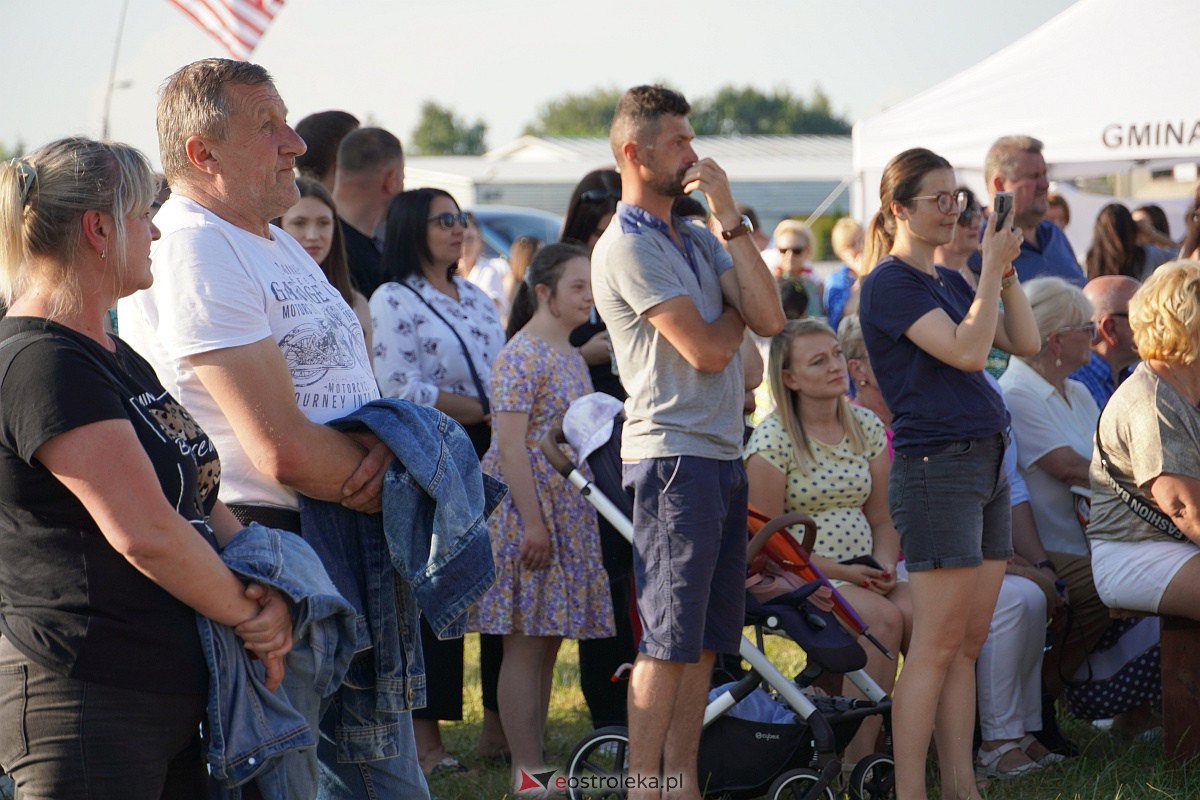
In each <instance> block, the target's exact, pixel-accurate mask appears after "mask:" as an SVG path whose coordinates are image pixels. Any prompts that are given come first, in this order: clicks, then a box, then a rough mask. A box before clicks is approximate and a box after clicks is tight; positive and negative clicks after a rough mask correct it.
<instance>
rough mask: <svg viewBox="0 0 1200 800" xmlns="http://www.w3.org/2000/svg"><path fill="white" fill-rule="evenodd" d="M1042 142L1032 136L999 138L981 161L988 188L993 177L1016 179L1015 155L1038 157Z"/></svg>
mask: <svg viewBox="0 0 1200 800" xmlns="http://www.w3.org/2000/svg"><path fill="white" fill-rule="evenodd" d="M1041 152H1042V140H1041V139H1035V138H1033V137H1032V136H1001V137H1000V138H999V139H997V140H996V141H995V142H993V143H992V146H991V147H989V148H988V151H987V157H986V158H984V160H983V179H984V180H985V181H987V184H988V187H989V188H990V187H991V185H992V178H993V176H995V175H1003V176H1004V177H1006V178H1009V179H1012V178H1015V177H1016V172H1017V155H1018V154H1020V153H1033V154H1035V155H1040V154H1041Z"/></svg>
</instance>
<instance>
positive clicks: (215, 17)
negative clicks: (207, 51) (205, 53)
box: [169, 0, 284, 61]
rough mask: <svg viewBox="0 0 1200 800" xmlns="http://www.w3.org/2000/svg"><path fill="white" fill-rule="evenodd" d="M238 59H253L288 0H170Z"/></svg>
mask: <svg viewBox="0 0 1200 800" xmlns="http://www.w3.org/2000/svg"><path fill="white" fill-rule="evenodd" d="M169 2H170V3H171V4H172V5H174V6H176V7H177V8H178V9H179V10H180V11H182V12H183V13H185V14H187V15H188V16H189V17H191V18H192V19H193V20H195V21H196V24H197V25H199V26H200V27H201V28H203V29H204V30H206V31H208V33H209V34H211V35H212V36H213V37H215V38H216V39H217V40H218V41H220V42H221V44H223V45H225V49H226V50H228V51H229V54H230V55H232V56H233V57H234V58H236V59H237V60H238V61H249V60H250V54H251V53H253V52H254V48H255V47H258V40H259V39H261V38H262V37H263V34H264V33H265V32H266V30H267V26H268V25H270V24H271V20H272V19H274V17H275V15H276V14H278V13H279V9H281V8H282V7H283V2H284V0H169Z"/></svg>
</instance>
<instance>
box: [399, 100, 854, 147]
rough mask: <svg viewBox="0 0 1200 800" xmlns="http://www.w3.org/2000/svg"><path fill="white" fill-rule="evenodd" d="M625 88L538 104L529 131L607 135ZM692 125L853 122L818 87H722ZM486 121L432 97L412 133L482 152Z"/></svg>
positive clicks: (721, 128) (845, 127)
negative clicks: (808, 91)
mask: <svg viewBox="0 0 1200 800" xmlns="http://www.w3.org/2000/svg"><path fill="white" fill-rule="evenodd" d="M622 93H623V90H621V89H617V88H615V87H608V88H604V87H599V88H596V89H592V90H591V91H589V92H584V93H581V94H566V95H563V96H562V97H559V98H556V99H554V100H551V101H549V102H547V103H546V104H545V105H543V106H542V107H541V108H539V109H538V111H537V113H536V115H535V116H534V119H533V121H532V122H530V123H529V124H528V125H526V126H525V130H524V133H525V134H527V135H531V136H569V137H580V136H601V137H603V136H608V128H609V125H610V124H611V123H612V116H613V110H614V109H615V108H616V105H617V101H618V100H620V98H621V95H622ZM690 118H691V122H692V127H693V128H694V129H695V131H696V133H697V134H698V135H700V136H735V135H751V134H802V133H804V134H833V135H839V134H840V135H845V134H848V133H850V123H849V122H848V121H847V120H846V119H845V118H844V117H842V116H840V115H838V114H835V113H833V110H832V107H831V104H830V101H829V97H828V96H827V95H826V94H825V93H824V92H823V91H821V89H820V88H819V87H817V88H815V89H814V90H813V94H812V97H811V98H809V99H807V100H806V99H805V98H803V97H799V96H797V95H795V94H793V93H792V92H791V91H789V90H788V89H784V88H779V89H775V90H773V91H772V92H770V93H765V92H762V91H759V90H758V89H755V88H753V87H751V86H743V87H738V86H732V85H730V86H723V87H721V88H720V89H718V90H717V91H716V92H715V93H713V94H712V95H705V96H702V97H699V98H696V99H694V100H693V101H692V114H691V117H690ZM486 136H487V123H485V122H484V121H483V120H481V119H476V120H475V121H474V122H468V121H467V120H465V119H464V118H462V117H460V116H458V115H457V114H455V113H454V111H453V110H451V109H449V108H447V107H445V106H442V105H440V104H438V103H436V102H434V101H432V100H428V101H426V102H425V103H424V104H423V105H422V106H421V117H420V120H419V121H418V123H417V127H416V128H415V129H414V130H413V132H412V135H411V136H410V137H409V142H410V145H411V146H410V149H411V151H412V152H413V154H414V155H426V156H434V155H481V154H482V153H484V152H485V151H486V150H487V144H486Z"/></svg>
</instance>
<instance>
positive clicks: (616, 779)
mask: <svg viewBox="0 0 1200 800" xmlns="http://www.w3.org/2000/svg"><path fill="white" fill-rule="evenodd" d="M520 772H521V784H520V786H518V787H517V794H518V795H522V796H525V797H547V796H554V795H562V794H566V793H567V792H568V791H576V792H584V793H590V792H614V791H626V792H628V791H630V790H632V789H649V790H651V791H667V792H673V791H676V790H678V789H681V788H683V775H682V773H681V774H679V775H626V774H624V773H618V774H614V775H597V774H595V773H588V774H586V775H566V774H563V773H562V772H561V771H559V770H550V771H549V772H532V773H531V772H526V771H525V770H521V771H520Z"/></svg>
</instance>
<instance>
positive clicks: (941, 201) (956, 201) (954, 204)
mask: <svg viewBox="0 0 1200 800" xmlns="http://www.w3.org/2000/svg"><path fill="white" fill-rule="evenodd" d="M911 199H912V200H936V201H937V210H938V211H940V212H942V213H943V214H951V213H954V212H958V213H959V214H961V213H962V212H964V211H966V210H967V193H966V192H938V193H937V194H923V195H919V196H918V197H913V198H911Z"/></svg>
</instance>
